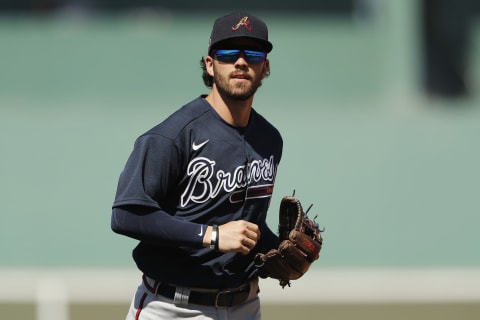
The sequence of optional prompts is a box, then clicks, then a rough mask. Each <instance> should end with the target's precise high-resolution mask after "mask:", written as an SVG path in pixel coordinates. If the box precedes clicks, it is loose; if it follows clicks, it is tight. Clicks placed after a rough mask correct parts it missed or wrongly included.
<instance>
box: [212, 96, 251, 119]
mask: <svg viewBox="0 0 480 320" xmlns="http://www.w3.org/2000/svg"><path fill="white" fill-rule="evenodd" d="M205 99H206V100H207V101H208V103H210V105H211V106H212V107H213V109H214V110H215V111H216V112H217V113H218V115H219V116H220V117H221V118H222V119H223V120H224V121H225V122H227V123H228V124H231V125H233V126H236V127H246V126H247V125H248V121H249V119H250V113H251V111H252V103H253V97H251V98H250V99H248V100H244V101H237V100H231V99H225V98H224V97H222V96H221V95H220V94H219V93H218V92H217V91H215V90H212V91H211V92H210V94H209V95H208V96H207V97H206V98H205Z"/></svg>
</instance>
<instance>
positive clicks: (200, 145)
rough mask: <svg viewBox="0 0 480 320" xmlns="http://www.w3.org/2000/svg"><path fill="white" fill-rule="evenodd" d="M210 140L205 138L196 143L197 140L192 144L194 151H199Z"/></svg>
mask: <svg viewBox="0 0 480 320" xmlns="http://www.w3.org/2000/svg"><path fill="white" fill-rule="evenodd" d="M209 141H210V140H205V141H203V142H202V143H199V144H196V143H195V142H194V143H193V144H192V149H193V151H197V150H199V149H200V148H202V147H203V146H204V145H206V144H207V143H208V142H209Z"/></svg>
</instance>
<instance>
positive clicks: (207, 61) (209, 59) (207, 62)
mask: <svg viewBox="0 0 480 320" xmlns="http://www.w3.org/2000/svg"><path fill="white" fill-rule="evenodd" d="M205 68H206V70H207V72H208V74H209V75H210V76H212V77H213V58H212V57H210V56H206V57H205Z"/></svg>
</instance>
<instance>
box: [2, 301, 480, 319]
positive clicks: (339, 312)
mask: <svg viewBox="0 0 480 320" xmlns="http://www.w3.org/2000/svg"><path fill="white" fill-rule="evenodd" d="M128 307H129V306H128V305H127V304H121V303H118V304H78V303H77V304H72V305H71V306H70V309H69V316H70V320H85V319H89V320H118V319H124V318H125V315H126V312H127V310H128ZM0 314H1V315H2V319H18V320H35V307H34V305H32V304H23V303H18V304H0ZM262 319H263V320H291V319H328V320H349V319H352V320H385V319H388V320H405V319H408V320H475V319H480V303H442V304H403V303H394V304H391V303H389V304H305V305H302V304H291V305H290V304H282V305H274V304H267V305H263V306H262Z"/></svg>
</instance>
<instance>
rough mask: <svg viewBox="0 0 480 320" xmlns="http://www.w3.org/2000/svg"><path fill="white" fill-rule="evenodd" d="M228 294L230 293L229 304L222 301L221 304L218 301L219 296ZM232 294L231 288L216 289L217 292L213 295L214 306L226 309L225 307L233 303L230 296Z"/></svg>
mask: <svg viewBox="0 0 480 320" xmlns="http://www.w3.org/2000/svg"><path fill="white" fill-rule="evenodd" d="M227 294H229V295H230V304H226V303H224V302H223V304H220V303H219V298H220V297H221V296H222V295H227ZM231 295H232V291H231V290H224V291H218V292H217V294H216V295H215V308H218V309H227V308H230V307H231V306H232V304H233V297H232V296H231Z"/></svg>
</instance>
